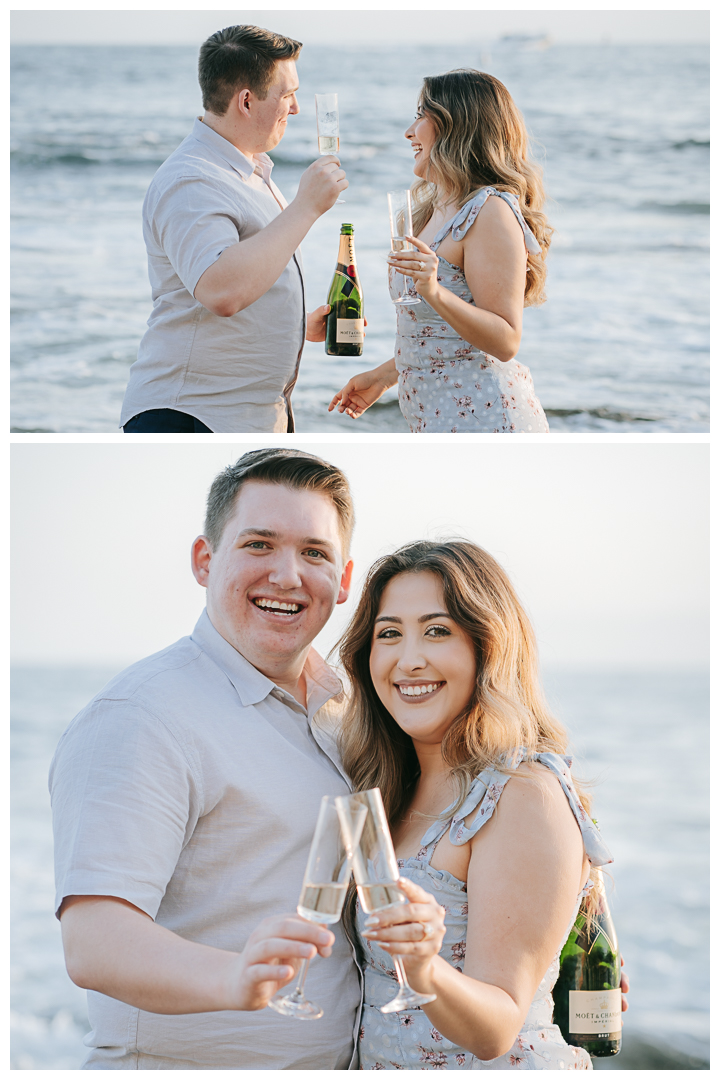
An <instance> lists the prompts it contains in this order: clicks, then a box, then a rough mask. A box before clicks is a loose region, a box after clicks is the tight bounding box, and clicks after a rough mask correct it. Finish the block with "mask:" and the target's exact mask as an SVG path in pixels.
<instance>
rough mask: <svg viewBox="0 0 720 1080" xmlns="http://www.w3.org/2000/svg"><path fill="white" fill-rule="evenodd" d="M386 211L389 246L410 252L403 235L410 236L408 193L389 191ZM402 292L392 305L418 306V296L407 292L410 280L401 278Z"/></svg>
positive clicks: (409, 244) (408, 242)
mask: <svg viewBox="0 0 720 1080" xmlns="http://www.w3.org/2000/svg"><path fill="white" fill-rule="evenodd" d="M388 209H389V211H390V246H391V248H392V250H393V251H412V244H411V243H410V241H409V240H406V239H405V234H406V233H410V234H412V208H411V205H410V192H409V190H407V189H406V190H405V191H389V192H388ZM402 280H403V291H402V293H401V295H400V296H398V298H397V300H393V304H402V305H404V306H408V305H410V304H419V303H420V297H419V296H410V293H409V292H408V290H409V288H410V285H411V282H412V279H409V278H406V277H405V276H403V279H402Z"/></svg>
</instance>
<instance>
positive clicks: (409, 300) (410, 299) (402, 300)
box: [393, 296, 420, 307]
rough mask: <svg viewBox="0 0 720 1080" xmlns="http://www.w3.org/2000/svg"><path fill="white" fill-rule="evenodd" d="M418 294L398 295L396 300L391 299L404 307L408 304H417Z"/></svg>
mask: <svg viewBox="0 0 720 1080" xmlns="http://www.w3.org/2000/svg"><path fill="white" fill-rule="evenodd" d="M419 303H420V297H419V296H417V297H416V296H400V297H398V299H397V300H393V304H402V305H403V306H404V307H408V306H409V305H410V304H419Z"/></svg>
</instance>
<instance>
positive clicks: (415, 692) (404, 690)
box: [398, 682, 442, 697]
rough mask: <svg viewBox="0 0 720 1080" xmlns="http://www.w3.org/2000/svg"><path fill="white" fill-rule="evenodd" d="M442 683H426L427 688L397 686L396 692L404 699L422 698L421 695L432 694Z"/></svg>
mask: <svg viewBox="0 0 720 1080" xmlns="http://www.w3.org/2000/svg"><path fill="white" fill-rule="evenodd" d="M439 686H442V683H439V682H436V683H428V684H427V686H398V690H399V691H400V693H401V694H404V695H405V697H422V696H423V694H432V693H433V691H434V690H437V689H438V687H439Z"/></svg>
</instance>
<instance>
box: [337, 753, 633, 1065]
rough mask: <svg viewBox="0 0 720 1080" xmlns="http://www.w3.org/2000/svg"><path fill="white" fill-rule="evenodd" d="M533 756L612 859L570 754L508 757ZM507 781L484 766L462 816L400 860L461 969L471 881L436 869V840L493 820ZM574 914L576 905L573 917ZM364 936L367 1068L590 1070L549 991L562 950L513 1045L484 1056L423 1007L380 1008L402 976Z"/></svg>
mask: <svg viewBox="0 0 720 1080" xmlns="http://www.w3.org/2000/svg"><path fill="white" fill-rule="evenodd" d="M530 759H532V760H536V761H539V762H541V763H542V764H543V765H545V767H546V768H548V769H550V770H551V771H552V772H553V773H554V774H555V775H556V776H557V777H558V780H559V781H560V783H561V785H562V788H563V791H564V792H565V794H566V796H567V798H568V801H569V803H570V806H571V808H572V810H573V813H574V814H575V818H576V820H577V822H578V825H579V826H580V830H581V833H582V836H583V841H584V844H585V850H586V852H587V854H588V857H589V859H590V862H591V864H592V865H593V866H600V865H603V864H605V863H608V862H612V856H611V854H610V852H609V851H608V849H607V847H606V846H605V843H604V841H603V840H602V838H601V836H600V833H599V832H598V829H597V827H596V826H595V824H594V823H593V822H592V820H590V818H588V816H587V814H586V813H585V811H584V810H583V807H582V805H581V803H580V801H579V799H578V797H577V794H576V792H575V789H574V787H573V785H572V780H571V778H570V764H571V759H570V758H564V757H560V755H558V754H539V755H528V754H527V753H526V751H525V750H524V749H522V748H520V749H518V750H517V751H515V752H514V754H513V755H511V760H507V761H506V762H505V765H504V767H505V768H510V769H514V768H517V766H518V765H519V764H520V762H522V761H527V760H530ZM509 779H510V775H509V774H508V773H506V772H500V771H499V770H497V769H486V770H485V771H484V772H483V773H482V774H481V775H480V776H478V777H477V778H476V779H475V780H474V781H473V784H472V786H471V788H470V790H469V792H468V795H467V798H466V800H465V802H464V803H463V805H462V807H461V808H460V810H459V811H458V813H457V814H455V815H454V816H453V817H452V818H448V817H441V818H439V819H438V821H436V822H434V823H433V824H432V825H431V826H430V828H429V829H428V831H427V832H426V834H425V836H424V837H423V840H422V846H421V848H420V851H419V852H418V854H417V856H416V857H415V858H414V859H405V860H399V866H400V868H401V871H402V873H403V874H404V876H405V877H407V878H409V879H410V880H411V881H414V882H415V883H416V884H417V885H419V886H420V887H421V888H423V889H425V890H426V891H427V892H429V893H431V894H432V895H433V896H435V899H436V900H437V901H438V903H439V904H441V905H442V907H443V908H444V909H445V926H446V934H445V940H444V941H443V945H442V949H441V950H440V955H441V956H442V957H443V959H444V960H446V961H447V962H448V963H449V964H452V965H453V967H455V968H457V970H458V971H462V970H463V964H464V961H465V943H466V939H467V917H468V904H467V892H466V888H465V883H464V882H462V881H460V880H458V878H456V877H453V875H452V874H449V873H448V872H447V871H445V870H436V869H435V867H433V866H430V860H431V859H432V855H433V852H434V850H435V846H436V844H437V843H438V841H439V840H440V838H441V836H443V835H444V834H445V833H446V832H447V831H448V830H450V840H451V842H452V843H453V844H456V845H461V844H466V843H467V842H468V840H469V839H470V838H471V836H474V835H475V833H477V831H478V830H479V829H481V828H482V826H483V825H484V824H485V822H486V821H489V820H490V818H491V817H492V814H493V812H494V810H495V807H496V806H497V804H498V801H499V799H500V796H501V795H502V792H503V790H504V788H505V785H506V783H507V782H508V780H509ZM473 813H474V814H475V816H474V817H473V818H472V819H471V821H470V824H469V825H465V824H464V819H465V818H467V817H469V816H470V815H471V814H473ZM587 891H588V886H587V885H586V886H585V888H584V889H583V891H582V893H581V894H580V895H579V896H578V898H577V904H578V907H579V906H580V900H581V899H582V895H584V894H586V893H587ZM576 914H577V909H576V912H575V914H573V920H572V921H573V922H574V921H575V915H576ZM357 917H358V923H359V924H361V925H360V929H361V930H362V929H363V926H364V921H365V916H364V915H363V913H362V912H360V911H359V912H358V916H357ZM570 926H572V923H571V924H570ZM570 926H568V933H569V932H570ZM362 941H363V951H364V956H363V962H364V965H365V1001H364V1003H363V1015H362V1026H361V1028H360V1068H361V1069H376V1070H379V1069H592V1063H591V1059H590V1057H589V1055H588V1054H587V1053H586V1051H585V1050H582V1049H580V1048H578V1047H575V1046H568V1044H567V1043H566V1042H565V1041H564V1039H563V1037H562V1035H561V1034H560V1030H559V1028H558V1027H557V1026H556V1025H555V1024H553V1022H552V1011H553V1000H552V993H551V991H552V988H553V986H554V985H555V982H556V980H557V977H558V971H559V956H560V950H558V954H557V956H555V958H554V959H553V962H552V964H551V965H550V967H549V969H548V971H547V972H546V974H545V976H544V978H543V980H542V982H541V984H540V986H539V987H538V989H537V992H536V994H535V997H534V998H533V1001H532V1004H531V1006H530V1009H529V1011H528V1014H527V1016H526V1018H525V1022H524V1024H523V1027H522V1030H521V1031H520V1033H519V1035H518V1037H517V1039H516V1040H515V1043H514V1045H513V1046H512V1048H511V1049H510V1050H509V1051H508V1053H507V1054H504V1055H503V1056H502V1057H499V1058H495V1059H494V1060H492V1061H481V1060H480V1059H479V1058H476V1057H475V1056H474V1055H473V1054H471V1053H469V1052H468V1051H467V1050H464V1049H463V1048H462V1047H460V1046H456V1045H455V1044H454V1043H452V1042H450V1040H449V1039H446V1038H445V1037H444V1036H443V1035H442V1034H441V1033H440V1032H439V1031H437V1030H436V1029H435V1028H434V1027H433V1026H432V1024H431V1023H430V1021H429V1020H428V1018H427V1016H426V1015H425V1013H424V1012H423V1010H422V1009H420V1008H416V1009H408V1010H407V1011H405V1012H401V1013H387V1014H384V1013H381V1012H380V1006H381V1005H384V1004H385V1003H386V1002H388V1001H390V999H391V998H393V997H394V996H395V994H396V992H397V975H396V973H395V968H394V965H393V962H392V958H391V957H390V956H389V954H388V953H386V952H385V951H384V950H383V949H381V948H380V947H379V946H378V945H377V944H375V943H373V942H368V941H367V940H366V939H365V938H363V939H362Z"/></svg>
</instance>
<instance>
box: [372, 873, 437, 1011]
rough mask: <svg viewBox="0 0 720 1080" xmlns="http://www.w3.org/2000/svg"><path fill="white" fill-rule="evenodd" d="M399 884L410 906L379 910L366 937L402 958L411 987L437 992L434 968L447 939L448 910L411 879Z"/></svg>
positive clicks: (404, 879) (401, 881)
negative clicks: (444, 939) (446, 917)
mask: <svg viewBox="0 0 720 1080" xmlns="http://www.w3.org/2000/svg"><path fill="white" fill-rule="evenodd" d="M398 885H399V886H400V888H401V889H402V891H403V892H404V893H405V895H406V896H407V898H408V903H407V904H403V905H396V906H395V907H391V908H386V909H385V910H384V911H379V912H378V913H377V915H373V916H371V917H370V918H369V919H366V921H365V929H364V930H363V937H366V938H367V939H368V940H369V941H374V942H377V944H378V945H379V946H380V948H381V949H386V950H387V952H389V953H391V954H393V955H395V956H402V958H403V964H404V965H405V971H406V972H407V976H408V980H409V982H410V985H411V986H412V987H413V989H415V990H419V991H420V992H421V993H432V992H433V981H432V969H433V965H434V962H435V957H436V956H437V955H438V953H439V952H440V948H441V946H442V943H443V938H444V937H445V910H444V908H442V907H441V906H440V904H438V902H437V900H436V899H435V897H434V896H431V895H430V893H428V892H425V890H424V889H421V888H420V886H419V885H416V884H415V883H414V882H413V881H408V879H407V878H400V879H399V880H398Z"/></svg>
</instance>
